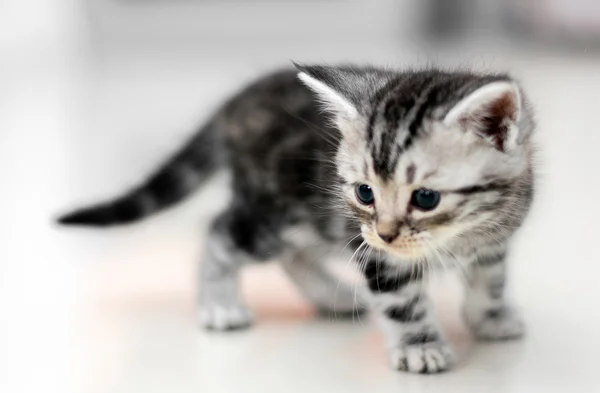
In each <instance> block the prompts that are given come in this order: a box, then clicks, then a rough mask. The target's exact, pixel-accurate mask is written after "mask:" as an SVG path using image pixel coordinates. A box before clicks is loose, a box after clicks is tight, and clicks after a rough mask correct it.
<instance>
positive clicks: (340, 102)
mask: <svg viewBox="0 0 600 393" xmlns="http://www.w3.org/2000/svg"><path fill="white" fill-rule="evenodd" d="M298 78H300V80H301V81H302V82H303V83H304V84H305V85H306V86H308V88H310V89H311V90H312V91H314V92H315V93H317V95H318V96H319V99H320V100H321V102H322V103H323V104H325V105H326V107H325V109H326V110H328V111H330V112H332V113H335V114H336V115H342V116H343V117H344V118H346V119H348V120H353V119H356V118H357V117H358V111H357V110H356V108H355V107H354V105H352V104H351V103H350V101H348V100H347V99H346V98H345V97H344V96H343V95H341V94H340V93H338V92H337V91H335V90H333V89H332V88H331V87H329V86H327V85H326V84H325V83H323V82H321V81H320V80H317V79H315V78H313V77H312V76H310V75H308V74H307V73H305V72H300V73H298Z"/></svg>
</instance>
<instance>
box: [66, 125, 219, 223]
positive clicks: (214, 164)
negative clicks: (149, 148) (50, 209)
mask: <svg viewBox="0 0 600 393" xmlns="http://www.w3.org/2000/svg"><path fill="white" fill-rule="evenodd" d="M217 128H218V127H217V124H216V121H211V122H209V124H207V125H206V126H205V127H203V129H202V130H201V131H200V132H199V133H198V134H196V135H195V136H194V137H193V138H192V140H191V141H189V142H188V144H187V145H186V146H185V147H184V148H183V149H181V150H180V151H179V152H178V153H177V154H176V155H175V156H174V157H172V158H171V159H170V160H169V161H168V162H166V163H165V164H163V165H162V166H161V167H160V169H159V170H158V171H156V172H155V173H154V174H152V175H151V176H150V177H149V179H148V180H146V181H145V182H144V183H143V184H142V185H140V186H138V187H135V188H134V189H132V190H131V191H129V192H127V193H126V194H125V195H123V196H121V197H118V198H116V199H114V200H112V201H110V202H106V203H101V204H97V205H95V206H91V207H86V208H82V209H78V210H75V211H73V212H71V213H67V214H65V215H64V216H61V217H60V218H58V219H57V221H58V223H60V224H63V225H81V226H94V227H105V226H111V225H122V224H128V223H132V222H134V221H138V220H141V219H143V218H145V217H147V216H149V215H151V214H153V213H156V212H158V211H160V210H163V209H165V208H168V207H170V206H172V205H174V204H176V203H177V202H179V201H181V200H183V199H184V198H186V197H187V196H188V195H190V194H191V193H192V191H194V190H195V189H196V188H198V187H199V186H200V185H201V184H202V183H203V182H204V181H205V180H206V179H207V178H209V177H210V175H211V174H213V173H214V172H215V171H216V170H217V169H218V168H219V167H220V166H221V165H222V164H223V163H224V162H225V154H226V152H225V149H223V143H222V141H221V137H220V135H219V132H218V129H217Z"/></svg>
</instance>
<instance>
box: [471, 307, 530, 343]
mask: <svg viewBox="0 0 600 393" xmlns="http://www.w3.org/2000/svg"><path fill="white" fill-rule="evenodd" d="M472 330H473V333H474V334H475V336H476V337H477V338H478V339H480V340H487V341H493V340H514V339H518V338H520V337H522V336H523V335H524V334H525V324H524V323H523V320H522V319H521V317H520V316H519V315H518V314H517V313H516V312H514V311H513V310H511V309H502V310H494V311H488V312H487V313H486V314H485V317H484V318H483V320H482V321H481V322H479V323H478V324H477V325H475V326H473V327H472Z"/></svg>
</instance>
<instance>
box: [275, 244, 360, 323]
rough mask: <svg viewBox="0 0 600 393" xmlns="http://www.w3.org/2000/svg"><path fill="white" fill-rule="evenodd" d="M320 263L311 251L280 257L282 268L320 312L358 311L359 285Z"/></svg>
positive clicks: (329, 315) (344, 313) (333, 315)
mask: <svg viewBox="0 0 600 393" xmlns="http://www.w3.org/2000/svg"><path fill="white" fill-rule="evenodd" d="M322 258H323V259H325V257H324V256H323V257H322ZM324 263H325V261H323V260H321V258H319V255H317V253H315V252H295V253H292V254H291V255H290V256H288V257H286V258H282V261H281V265H282V266H283V269H284V270H285V272H286V273H287V274H288V276H289V277H290V278H291V279H292V281H293V282H294V283H295V284H296V286H297V288H298V289H299V291H300V292H301V293H302V295H303V296H304V297H305V298H306V299H307V300H308V301H310V302H311V303H312V304H314V305H315V307H317V310H318V312H319V314H320V315H322V316H324V317H327V318H334V319H337V318H352V317H354V316H358V315H359V314H361V313H362V312H363V311H364V301H362V299H363V296H362V294H361V286H360V285H357V286H356V287H353V286H352V285H350V284H349V283H348V282H345V281H344V280H342V279H341V278H340V277H337V276H336V275H335V274H333V273H332V272H330V271H329V270H328V269H327V268H326V266H324Z"/></svg>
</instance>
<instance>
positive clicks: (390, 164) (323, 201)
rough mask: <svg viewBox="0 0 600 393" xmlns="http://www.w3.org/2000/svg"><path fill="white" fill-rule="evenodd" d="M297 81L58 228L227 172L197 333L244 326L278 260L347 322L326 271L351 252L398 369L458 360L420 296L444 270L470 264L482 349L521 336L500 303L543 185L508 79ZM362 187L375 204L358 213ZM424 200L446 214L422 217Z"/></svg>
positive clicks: (243, 96) (178, 193)
mask: <svg viewBox="0 0 600 393" xmlns="http://www.w3.org/2000/svg"><path fill="white" fill-rule="evenodd" d="M296 67H297V68H298V71H299V78H297V76H296V73H297V72H296V71H293V70H284V71H279V72H275V73H273V74H270V75H268V76H266V77H264V78H261V79H259V80H258V81H256V82H254V83H253V84H251V85H249V86H248V87H246V88H245V89H243V90H242V91H241V92H240V93H238V94H237V95H235V96H234V97H232V98H231V99H230V100H228V101H227V102H226V103H225V104H224V105H223V106H222V107H221V109H219V110H218V111H217V113H215V115H214V116H213V117H212V120H211V121H210V122H209V124H208V125H207V126H205V127H203V129H202V130H201V131H200V132H199V133H198V134H197V135H196V136H195V137H194V138H193V139H192V141H191V142H190V143H189V144H187V145H186V146H185V147H184V148H183V149H182V150H181V151H180V153H178V154H177V155H176V156H175V157H174V158H172V159H171V160H169V161H168V162H167V163H166V164H165V165H163V166H162V167H161V169H159V170H158V171H157V172H156V173H155V174H154V175H153V176H151V177H150V179H149V180H147V181H146V182H145V183H143V184H142V185H140V186H138V187H136V188H135V189H133V190H132V191H131V192H129V193H127V194H126V195H125V196H123V197H120V198H117V199H115V200H113V201H111V202H107V203H102V204H99V205H97V206H93V207H91V208H85V209H82V210H77V211H75V212H74V213H70V214H67V215H65V216H63V217H62V218H60V219H59V222H61V223H63V224H70V225H93V226H108V225H116V224H126V223H131V222H134V221H136V220H139V219H142V218H144V217H147V216H149V215H150V214H152V213H154V212H157V211H159V210H161V209H163V208H167V207H169V206H172V205H173V204H175V203H177V202H178V201H180V200H182V199H183V198H185V197H186V196H187V195H189V194H190V193H191V192H192V191H193V190H194V189H195V188H196V187H197V186H199V185H200V184H202V182H203V181H204V180H205V179H206V178H207V177H208V176H209V175H210V174H211V173H212V172H213V171H215V170H216V169H218V168H220V167H227V168H229V170H231V172H232V175H233V176H232V177H233V181H232V185H231V186H232V190H233V199H232V201H231V202H230V205H229V207H228V208H227V209H226V210H225V211H224V212H222V213H221V214H220V215H219V216H218V217H217V218H216V219H215V221H214V222H213V223H212V225H211V229H210V232H209V234H208V241H207V247H206V250H205V255H204V260H203V263H202V268H201V271H200V277H199V280H200V291H199V296H200V298H199V303H200V313H199V318H200V323H201V325H202V326H203V327H205V328H209V329H216V330H227V329H236V328H242V327H247V326H249V325H250V324H251V322H252V313H251V312H250V311H249V310H248V308H247V307H245V305H244V304H243V301H242V299H241V298H240V294H239V288H238V284H237V281H238V280H237V277H238V273H239V269H240V268H241V267H242V266H243V265H244V264H247V263H253V262H261V261H267V260H271V259H278V260H280V261H282V265H283V268H284V270H285V271H286V272H287V273H288V274H289V275H290V276H291V278H292V280H293V281H294V282H295V283H296V284H297V285H298V286H299V287H300V290H301V292H302V293H303V294H304V295H305V296H306V297H307V298H308V299H309V300H310V301H312V302H313V303H314V304H315V305H316V306H317V307H318V309H319V310H320V311H326V312H331V314H333V315H337V314H338V313H339V314H340V315H352V314H353V312H354V311H355V306H356V305H355V302H354V295H355V294H354V292H353V291H352V290H351V288H349V287H345V286H344V285H340V287H339V288H338V283H339V280H338V279H337V278H335V277H333V276H332V275H331V273H329V272H328V271H327V269H325V268H324V267H323V265H322V264H321V263H317V262H318V261H320V260H324V259H327V258H328V256H330V255H331V256H335V255H337V254H339V250H340V249H346V250H349V251H350V252H351V253H353V254H352V255H353V256H354V257H355V258H356V259H357V260H358V261H359V262H360V263H359V267H360V268H361V270H362V271H363V273H364V276H365V279H366V286H365V292H364V294H362V295H361V296H364V297H365V299H366V300H367V302H368V306H369V308H371V309H372V310H373V311H374V312H375V313H376V315H377V319H378V321H379V322H380V324H381V328H382V330H383V332H384V338H385V341H386V344H387V349H388V356H389V360H390V362H391V364H392V366H393V367H394V368H396V369H401V370H406V371H410V372H418V373H435V372H441V371H444V370H447V369H448V368H449V367H450V366H451V365H452V363H453V361H454V355H453V352H452V349H451V347H450V346H449V344H448V343H447V342H446V340H445V339H444V334H443V332H442V331H441V329H440V327H439V325H438V323H437V322H436V319H435V316H434V313H433V312H432V310H431V305H430V302H429V300H428V298H427V295H426V293H425V291H424V286H423V281H424V279H426V277H427V273H428V271H429V269H430V268H432V267H435V266H438V265H441V264H442V263H444V266H446V265H448V264H449V263H450V264H452V263H459V262H460V263H468V264H469V267H468V272H469V273H468V282H469V285H468V289H467V299H466V302H465V308H464V314H465V318H466V319H467V322H468V324H469V326H470V327H471V328H472V330H473V332H474V334H475V335H476V336H477V337H479V338H482V339H507V338H514V337H518V336H520V335H521V334H522V333H523V325H522V323H521V322H520V320H519V318H518V316H517V314H516V313H515V312H514V310H513V309H512V308H511V307H510V306H509V305H508V304H507V303H506V301H505V297H504V292H505V284H506V277H505V275H506V255H508V244H509V242H510V239H511V237H512V236H513V234H514V233H515V231H516V230H517V229H518V228H519V227H520V226H521V225H522V223H523V220H524V219H525V217H526V215H527V212H528V210H529V207H530V204H531V201H532V199H533V184H534V171H533V166H532V162H533V151H534V147H533V145H532V142H531V134H532V132H533V128H534V124H533V120H532V113H531V109H530V107H529V105H528V103H527V100H526V98H525V96H524V94H523V92H522V90H521V89H520V88H519V86H518V84H517V83H516V82H515V81H514V80H513V79H512V78H511V77H510V76H508V75H506V74H478V73H473V72H466V71H452V72H450V71H442V70H438V69H426V70H418V71H416V70H409V71H396V70H389V69H381V68H375V67H351V66H342V67H328V66H321V65H319V66H306V65H298V64H297V65H296ZM362 184H365V185H368V186H369V187H370V189H371V190H372V191H373V196H374V201H373V203H370V204H365V203H362V202H361V201H360V200H358V199H357V197H356V188H357V186H359V185H362ZM420 189H427V190H432V191H435V192H437V193H438V194H439V196H440V201H439V204H438V205H437V206H435V207H434V208H432V209H425V208H422V207H423V206H416V205H415V203H414V201H413V198H412V195H413V193H414V192H415V191H418V190H420ZM378 230H379V231H381V232H382V233H381V234H380V233H378ZM383 232H385V233H383ZM390 234H393V236H392V235H390ZM361 236H362V239H359V237H361ZM383 238H385V239H386V240H383ZM363 240H364V242H363ZM372 250H376V251H377V252H372ZM375 255H376V256H377V257H375ZM338 296H339V298H338ZM359 297H360V296H359Z"/></svg>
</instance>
